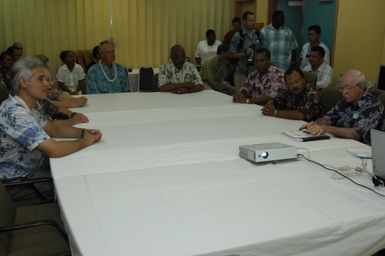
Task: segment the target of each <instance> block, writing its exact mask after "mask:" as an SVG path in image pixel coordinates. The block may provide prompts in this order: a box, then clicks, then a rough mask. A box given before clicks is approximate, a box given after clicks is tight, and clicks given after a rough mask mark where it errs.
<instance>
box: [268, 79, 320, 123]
mask: <svg viewBox="0 0 385 256" xmlns="http://www.w3.org/2000/svg"><path fill="white" fill-rule="evenodd" d="M273 104H274V106H275V108H276V109H277V110H296V111H298V112H301V113H302V114H303V115H304V116H305V118H304V120H305V121H313V120H315V119H317V118H318V117H319V116H320V115H321V113H322V96H321V95H320V94H319V92H318V91H316V90H314V89H312V88H310V85H307V89H306V90H305V91H303V92H302V93H300V94H293V93H291V92H290V91H285V93H283V94H281V95H279V96H278V97H276V98H275V99H274V100H273Z"/></svg>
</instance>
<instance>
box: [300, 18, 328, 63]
mask: <svg viewBox="0 0 385 256" xmlns="http://www.w3.org/2000/svg"><path fill="white" fill-rule="evenodd" d="M320 38H321V27H320V26H318V25H311V26H310V27H308V29H307V40H308V42H307V43H306V44H304V45H303V47H302V51H301V69H303V68H304V67H306V66H307V65H308V64H309V57H310V50H311V48H312V47H313V46H318V45H319V46H321V47H322V48H324V50H325V57H324V62H326V63H327V64H330V52H329V48H328V47H327V46H326V44H324V43H322V42H321V39H320Z"/></svg>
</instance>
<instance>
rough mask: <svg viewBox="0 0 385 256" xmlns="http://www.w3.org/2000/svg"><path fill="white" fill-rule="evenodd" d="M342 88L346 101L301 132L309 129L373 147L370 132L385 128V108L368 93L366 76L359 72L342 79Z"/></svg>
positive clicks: (313, 132)
mask: <svg viewBox="0 0 385 256" xmlns="http://www.w3.org/2000/svg"><path fill="white" fill-rule="evenodd" d="M339 89H340V91H341V92H342V95H343V97H344V98H343V99H342V100H341V101H339V102H338V103H337V105H336V106H334V107H333V108H332V109H331V110H329V111H328V112H327V113H326V115H325V116H324V117H322V118H320V119H318V120H316V121H315V122H310V123H307V124H305V125H303V126H302V127H300V129H305V128H307V129H308V131H309V132H310V133H311V134H316V135H321V134H324V133H330V134H333V135H335V136H338V137H343V138H349V139H355V140H359V141H361V142H363V143H365V144H370V129H371V128H377V127H379V126H380V125H381V124H380V121H381V118H382V116H383V114H384V106H383V105H382V103H381V101H380V100H378V99H376V98H375V97H374V96H373V95H371V94H370V93H369V92H368V90H367V82H366V79H365V76H364V74H362V73H361V72H360V71H358V70H350V71H348V72H346V73H345V74H344V75H343V76H342V77H341V79H340V86H339Z"/></svg>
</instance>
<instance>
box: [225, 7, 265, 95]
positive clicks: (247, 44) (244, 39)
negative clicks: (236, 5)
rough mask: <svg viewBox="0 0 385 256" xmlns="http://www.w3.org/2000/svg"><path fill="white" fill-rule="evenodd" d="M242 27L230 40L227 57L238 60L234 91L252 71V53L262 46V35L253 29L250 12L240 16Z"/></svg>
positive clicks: (252, 17) (252, 14)
mask: <svg viewBox="0 0 385 256" xmlns="http://www.w3.org/2000/svg"><path fill="white" fill-rule="evenodd" d="M242 20H243V22H244V26H243V28H242V29H240V30H239V31H238V32H236V33H235V34H234V36H233V38H232V39H231V45H230V55H229V57H230V58H231V59H234V60H238V62H237V64H236V66H235V70H234V85H235V89H237V90H239V89H240V88H241V87H242V86H243V85H244V83H245V80H246V78H247V76H248V74H249V73H250V72H251V71H252V70H253V53H254V51H255V50H257V49H259V48H262V47H263V46H264V39H263V35H262V33H261V32H260V31H259V30H258V29H256V28H255V16H254V13H252V12H248V11H247V12H245V13H244V14H243V15H242Z"/></svg>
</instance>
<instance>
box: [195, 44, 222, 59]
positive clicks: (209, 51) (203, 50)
mask: <svg viewBox="0 0 385 256" xmlns="http://www.w3.org/2000/svg"><path fill="white" fill-rule="evenodd" d="M220 44H221V41H218V40H215V42H214V44H213V45H208V43H207V40H203V41H200V42H199V43H198V45H197V50H196V52H195V57H196V58H201V63H202V64H203V62H204V61H205V60H206V59H207V58H208V57H211V56H215V55H217V49H218V46H219V45H220Z"/></svg>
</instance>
